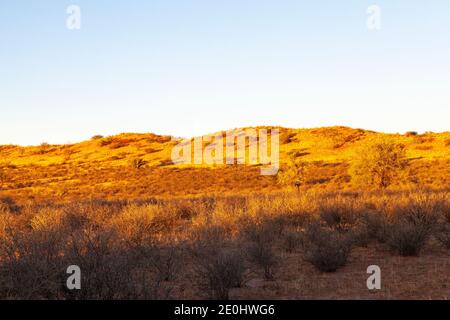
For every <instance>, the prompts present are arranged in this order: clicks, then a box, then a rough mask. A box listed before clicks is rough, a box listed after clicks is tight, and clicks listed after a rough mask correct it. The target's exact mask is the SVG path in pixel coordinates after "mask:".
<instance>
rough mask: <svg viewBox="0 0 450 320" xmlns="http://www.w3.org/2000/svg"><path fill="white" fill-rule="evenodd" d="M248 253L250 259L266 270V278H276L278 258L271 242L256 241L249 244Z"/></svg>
mask: <svg viewBox="0 0 450 320" xmlns="http://www.w3.org/2000/svg"><path fill="white" fill-rule="evenodd" d="M248 254H249V256H250V259H251V260H252V261H253V262H254V263H255V264H256V265H258V266H259V267H261V268H262V269H263V270H264V278H265V279H266V280H269V281H270V280H273V279H274V278H275V271H276V267H277V266H278V258H277V256H276V255H275V252H274V250H273V248H272V245H271V243H268V242H255V243H253V244H251V245H250V246H249V249H248Z"/></svg>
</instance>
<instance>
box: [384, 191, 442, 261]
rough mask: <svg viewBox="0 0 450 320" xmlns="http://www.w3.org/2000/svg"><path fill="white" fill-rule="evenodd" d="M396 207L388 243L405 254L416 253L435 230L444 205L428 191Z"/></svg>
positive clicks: (412, 254)
mask: <svg viewBox="0 0 450 320" xmlns="http://www.w3.org/2000/svg"><path fill="white" fill-rule="evenodd" d="M403 201H404V202H403V203H401V204H397V205H396V206H395V207H394V210H393V212H392V213H391V214H390V216H389V217H388V224H387V226H386V234H385V236H386V243H387V244H388V245H389V247H390V248H391V249H392V250H393V251H394V252H396V253H398V254H400V255H402V256H416V255H418V254H419V253H420V251H421V249H422V248H423V247H424V246H425V244H426V243H427V240H428V239H429V237H430V235H431V234H432V233H433V232H434V231H435V230H436V228H437V223H438V219H439V216H440V214H441V212H442V209H443V207H444V205H445V202H443V201H442V199H440V198H436V197H434V196H433V195H432V194H431V193H429V192H421V193H416V194H414V195H410V196H409V197H408V198H406V199H404V200H403Z"/></svg>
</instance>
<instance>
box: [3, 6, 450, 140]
mask: <svg viewBox="0 0 450 320" xmlns="http://www.w3.org/2000/svg"><path fill="white" fill-rule="evenodd" d="M70 5H77V6H78V7H79V8H80V12H81V20H80V27H81V28H80V29H75V30H71V29H69V28H67V19H68V18H70V17H69V16H70V14H68V13H67V12H66V10H67V8H68V7H69V6H70ZM370 5H377V6H378V7H379V8H380V9H381V16H380V19H379V20H378V21H380V24H379V26H380V29H379V30H373V29H370V28H368V25H367V20H368V18H370V16H371V14H368V13H367V9H368V7H369V6H370ZM449 120H450V1H448V0H429V1H422V0H371V1H366V0H345V1H336V0H314V1H313V0H309V1H304V0H271V1H268V0H226V1H215V0H214V1H212V0H127V1H119V0H117V1H107V0H96V1H92V0H72V1H64V0H15V1H10V0H0V144H21V145H37V144H41V143H43V142H47V143H72V142H78V141H81V140H86V139H89V138H90V137H91V136H93V135H96V134H102V135H105V136H106V135H112V134H117V133H122V132H154V133H158V134H170V135H175V136H184V137H189V136H194V135H201V134H207V133H211V132H216V131H218V130H223V129H232V128H236V127H243V126H256V125H281V126H285V127H293V128H303V127H306V128H310V127H321V126H330V125H345V126H351V127H354V128H364V129H370V130H376V131H384V132H394V133H395V132H405V131H410V130H411V131H412V130H414V131H418V132H424V131H435V132H441V131H449V123H450V121H449Z"/></svg>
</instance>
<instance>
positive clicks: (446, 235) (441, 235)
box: [436, 223, 450, 249]
mask: <svg viewBox="0 0 450 320" xmlns="http://www.w3.org/2000/svg"><path fill="white" fill-rule="evenodd" d="M436 238H437V239H438V240H439V242H440V243H442V244H443V245H444V246H445V247H446V248H447V249H450V223H447V224H444V225H442V226H441V227H440V228H439V229H438V230H437V232H436Z"/></svg>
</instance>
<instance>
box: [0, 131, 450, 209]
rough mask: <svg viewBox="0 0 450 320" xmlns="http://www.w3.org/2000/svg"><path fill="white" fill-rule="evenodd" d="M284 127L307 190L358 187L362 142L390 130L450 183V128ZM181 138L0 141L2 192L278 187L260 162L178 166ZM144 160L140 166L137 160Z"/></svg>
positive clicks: (121, 193)
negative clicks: (353, 173)
mask: <svg viewBox="0 0 450 320" xmlns="http://www.w3.org/2000/svg"><path fill="white" fill-rule="evenodd" d="M279 129H280V162H281V164H282V165H283V164H284V163H286V161H287V159H288V157H294V158H297V159H298V158H301V160H302V161H305V162H307V163H309V164H310V166H309V169H308V175H307V176H308V178H307V184H306V186H304V187H305V188H318V189H327V190H342V189H351V188H352V183H351V179H350V176H349V173H348V169H349V166H350V165H351V163H352V161H353V160H354V159H355V156H356V155H357V153H358V150H359V148H360V147H361V146H362V145H364V144H366V143H369V142H370V141H371V140H373V139H377V138H379V137H382V136H390V137H391V138H393V139H395V140H396V141H398V142H399V143H402V144H404V145H405V146H406V151H407V157H408V158H409V159H410V166H411V167H412V168H413V169H414V174H415V175H416V180H417V182H418V183H420V184H421V185H425V186H428V187H432V188H449V187H450V172H449V171H450V170H449V168H450V132H445V133H426V134H423V135H416V134H413V133H410V134H406V135H400V134H394V135H387V134H384V133H377V132H372V131H367V130H362V129H352V128H347V127H327V128H316V129H288V128H279ZM179 141H180V140H179V139H172V138H171V137H169V136H159V135H155V134H120V135H116V136H111V137H106V138H103V137H95V138H93V139H91V140H89V141H84V142H80V143H76V144H70V145H46V144H43V145H41V146H34V147H20V146H10V145H6V146H0V182H1V185H0V197H13V198H15V199H19V200H30V199H40V200H50V201H59V200H66V199H77V198H80V199H81V198H105V199H134V198H142V197H154V196H183V195H203V194H218V193H220V194H223V193H248V192H254V191H275V190H279V189H280V188H281V187H280V186H279V184H277V179H276V177H275V176H261V175H260V171H259V168H258V166H254V165H253V166H250V165H217V166H206V165H174V164H173V163H172V161H171V152H172V148H173V147H174V146H175V145H176V144H177V143H179ZM135 159H140V160H142V163H143V164H145V165H143V166H142V167H141V168H140V169H136V168H135V167H134V166H133V161H134V160H135Z"/></svg>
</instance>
